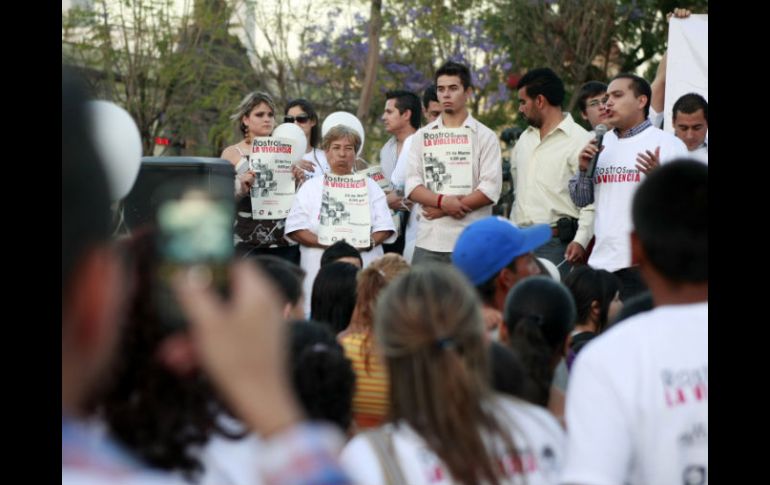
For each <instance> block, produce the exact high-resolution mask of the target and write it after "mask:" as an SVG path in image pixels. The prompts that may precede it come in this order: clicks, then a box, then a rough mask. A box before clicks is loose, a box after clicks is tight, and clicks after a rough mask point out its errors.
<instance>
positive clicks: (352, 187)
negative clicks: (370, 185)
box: [318, 172, 372, 248]
mask: <svg viewBox="0 0 770 485" xmlns="http://www.w3.org/2000/svg"><path fill="white" fill-rule="evenodd" d="M366 178H367V177H366V175H365V174H364V173H363V172H359V173H355V174H352V175H334V174H331V173H327V174H325V175H324V183H323V192H322V195H321V213H320V214H319V219H320V224H319V226H318V242H319V243H320V244H323V245H324V246H330V245H332V244H334V243H335V242H337V241H341V240H343V239H344V240H345V241H347V242H348V244H350V245H352V246H353V247H356V248H365V247H369V245H370V239H371V232H372V230H371V227H372V218H371V212H370V210H369V190H368V189H367V187H366Z"/></svg>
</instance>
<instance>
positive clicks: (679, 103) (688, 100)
mask: <svg viewBox="0 0 770 485" xmlns="http://www.w3.org/2000/svg"><path fill="white" fill-rule="evenodd" d="M699 109H702V110H703V117H704V118H705V119H706V123H708V122H709V103H708V101H706V98H704V97H703V96H701V95H700V94H698V93H687V94H685V95H683V96H681V97H680V98H679V99H677V100H676V103H674V109H673V115H672V118H673V119H674V120H676V114H677V113H684V114H686V115H691V114H693V113H695V112H696V111H698V110H699Z"/></svg>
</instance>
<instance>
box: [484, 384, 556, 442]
mask: <svg viewBox="0 0 770 485" xmlns="http://www.w3.org/2000/svg"><path fill="white" fill-rule="evenodd" d="M494 399H495V402H496V404H497V405H498V406H499V407H500V410H501V411H502V413H503V414H504V415H505V417H506V419H509V420H510V421H511V422H512V423H513V424H515V425H516V426H517V427H519V428H522V429H523V430H524V432H525V433H526V434H527V435H529V436H528V438H534V436H541V437H542V436H549V437H550V438H549V439H554V440H556V441H557V442H558V441H563V440H564V439H566V436H565V433H564V429H563V428H562V427H561V425H560V424H559V422H558V421H557V420H556V418H555V417H554V415H553V414H551V412H550V411H548V410H547V409H546V408H544V407H542V406H536V405H534V404H532V403H530V402H527V401H524V400H523V399H519V398H517V397H514V396H509V395H505V394H495V398H494Z"/></svg>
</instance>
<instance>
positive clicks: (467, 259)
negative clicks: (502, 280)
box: [452, 216, 551, 286]
mask: <svg viewBox="0 0 770 485" xmlns="http://www.w3.org/2000/svg"><path fill="white" fill-rule="evenodd" d="M550 239H551V226H549V225H548V224H537V225H534V226H530V227H526V228H521V227H518V226H516V225H515V224H514V223H512V222H511V221H509V220H508V219H505V218H503V217H500V216H490V217H487V218H484V219H481V220H479V221H476V222H474V223H473V224H471V225H470V226H468V227H466V228H465V229H464V230H463V232H462V233H461V234H460V237H459V238H457V242H456V243H455V248H454V251H453V252H452V263H453V264H454V265H455V266H457V268H458V269H459V270H460V271H462V272H463V273H464V274H465V276H467V277H468V279H470V280H471V283H473V284H474V285H476V286H478V285H480V284H482V283H484V282H486V281H488V280H489V279H490V278H492V277H493V276H494V275H496V274H497V273H498V272H499V271H500V270H501V269H503V268H505V267H506V266H508V265H509V264H510V263H511V261H513V260H514V259H515V258H517V257H518V256H521V255H522V254H526V253H528V252H530V251H533V250H535V249H537V248H539V247H540V246H542V245H543V244H545V243H546V242H548V240H550Z"/></svg>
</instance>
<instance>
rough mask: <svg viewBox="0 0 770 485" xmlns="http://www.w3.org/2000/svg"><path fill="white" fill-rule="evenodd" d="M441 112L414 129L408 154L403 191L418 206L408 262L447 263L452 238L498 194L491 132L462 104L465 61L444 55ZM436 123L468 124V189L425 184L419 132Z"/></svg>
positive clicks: (466, 88)
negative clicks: (453, 191)
mask: <svg viewBox="0 0 770 485" xmlns="http://www.w3.org/2000/svg"><path fill="white" fill-rule="evenodd" d="M435 80H436V92H437V93H438V98H439V101H440V102H441V106H442V109H443V110H444V111H443V112H442V113H441V116H440V117H439V118H438V119H437V120H436V121H434V122H433V123H429V124H428V125H427V126H425V127H423V128H421V129H420V130H418V131H417V133H415V134H414V140H415V141H414V142H413V143H412V147H411V149H410V151H409V154H408V158H407V177H406V188H405V190H404V193H405V194H406V196H407V197H409V198H410V199H411V200H412V201H414V202H417V203H419V204H420V205H421V206H422V208H421V211H422V212H421V214H420V217H419V219H420V224H419V228H418V232H417V242H416V244H415V250H414V256H413V258H412V264H420V263H423V262H427V261H440V262H444V263H447V264H451V254H452V249H453V248H454V245H455V241H457V238H458V236H459V235H460V232H462V230H463V229H464V228H465V227H466V226H468V225H470V224H471V223H473V222H474V221H476V220H479V219H482V218H484V217H486V216H489V215H492V206H493V205H494V204H495V203H496V202H497V199H498V198H499V197H500V191H501V190H502V184H503V164H502V156H501V153H500V142H499V141H498V140H497V135H495V132H494V131H492V130H490V129H489V128H488V127H486V126H485V125H483V124H481V123H480V122H479V121H477V120H476V119H474V118H473V116H471V114H470V112H469V111H468V108H467V106H466V104H467V102H468V99H469V98H470V96H471V74H470V70H469V69H468V67H467V66H465V65H463V64H458V63H456V62H453V61H447V62H446V63H444V65H442V66H441V67H440V68H439V69H438V70H437V71H436V74H435ZM441 128H467V129H469V130H470V139H471V145H472V147H473V159H472V161H471V164H470V165H471V167H470V170H471V187H470V192H469V193H467V194H463V195H443V194H438V193H436V192H433V191H432V190H430V189H428V187H427V185H429V184H428V183H427V182H426V180H425V173H424V171H423V160H422V149H423V143H422V141H421V138H420V137H421V136H422V133H424V132H426V131H428V130H434V129H441Z"/></svg>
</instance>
